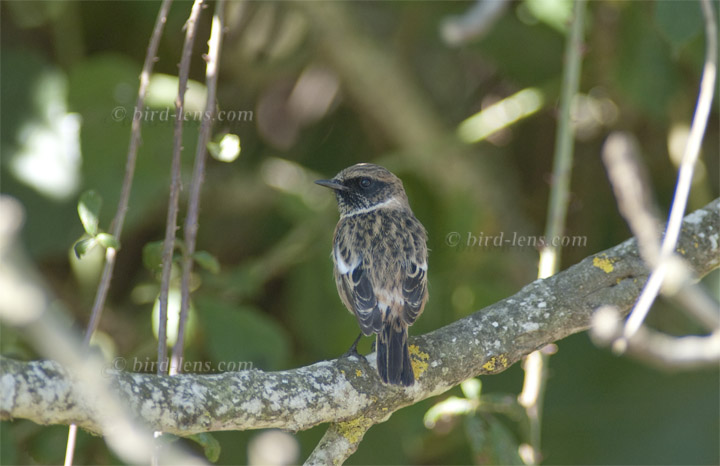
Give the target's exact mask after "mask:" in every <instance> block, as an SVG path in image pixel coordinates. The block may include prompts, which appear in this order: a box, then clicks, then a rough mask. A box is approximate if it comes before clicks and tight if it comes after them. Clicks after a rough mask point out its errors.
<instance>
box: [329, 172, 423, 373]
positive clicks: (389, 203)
mask: <svg viewBox="0 0 720 466" xmlns="http://www.w3.org/2000/svg"><path fill="white" fill-rule="evenodd" d="M316 183H318V184H319V185H321V186H325V187H328V188H331V189H333V190H334V191H335V194H336V197H337V202H338V208H339V210H340V221H339V222H338V224H337V227H336V228H335V236H334V240H333V250H332V257H333V263H334V265H335V267H334V273H335V283H336V285H337V289H338V293H339V295H340V299H342V302H343V304H345V307H347V308H348V310H349V311H350V312H352V313H353V314H355V316H356V317H357V320H358V324H359V325H360V330H361V331H362V333H363V334H364V335H370V334H373V333H375V334H377V345H376V346H377V366H378V373H379V375H380V378H381V379H382V380H383V382H385V383H390V384H394V385H405V386H408V385H412V384H413V383H414V381H415V376H414V374H413V370H412V365H411V363H410V354H409V352H408V345H407V335H408V332H407V329H408V327H409V326H410V325H412V324H413V323H414V322H415V320H416V319H417V318H418V316H419V315H420V314H421V313H422V311H423V308H424V306H425V302H426V301H427V297H428V292H427V246H426V233H425V228H424V227H423V226H422V224H421V223H420V222H419V221H418V220H417V219H416V218H415V216H414V215H413V212H412V210H411V209H410V204H409V203H408V199H407V196H406V194H405V190H404V188H403V184H402V181H400V179H399V178H398V177H396V176H395V175H393V174H392V173H391V172H389V171H388V170H386V169H385V168H383V167H381V166H379V165H373V164H368V163H361V164H357V165H353V166H352V167H349V168H346V169H345V170H342V171H341V172H340V173H338V174H337V175H336V176H335V178H333V179H332V180H318V181H316Z"/></svg>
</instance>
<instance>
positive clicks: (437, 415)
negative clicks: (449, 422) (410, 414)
mask: <svg viewBox="0 0 720 466" xmlns="http://www.w3.org/2000/svg"><path fill="white" fill-rule="evenodd" d="M473 409H475V404H474V403H473V402H472V401H471V400H468V399H465V398H458V397H456V396H451V397H448V398H446V399H444V400H443V401H441V402H439V403H437V404H436V405H435V406H433V407H432V408H430V409H428V410H427V412H426V413H425V417H424V419H423V421H424V423H425V427H427V428H428V429H432V428H434V427H435V425H436V424H437V423H438V422H439V421H440V420H442V419H444V418H453V417H457V416H461V415H464V414H468V413H470V412H472V411H473Z"/></svg>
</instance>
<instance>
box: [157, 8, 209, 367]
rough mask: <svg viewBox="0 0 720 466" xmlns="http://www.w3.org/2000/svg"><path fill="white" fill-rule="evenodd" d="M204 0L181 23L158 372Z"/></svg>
mask: <svg viewBox="0 0 720 466" xmlns="http://www.w3.org/2000/svg"><path fill="white" fill-rule="evenodd" d="M203 2H204V0H195V2H194V3H193V6H192V10H191V11H190V16H189V17H188V20H187V22H186V23H185V28H186V29H185V42H184V43H183V49H182V58H181V60H180V69H179V72H178V95H177V99H176V100H175V131H174V133H173V153H172V168H171V180H170V200H169V201H168V212H167V220H166V223H165V242H164V243H163V254H162V264H163V268H162V278H161V281H160V298H159V301H160V312H159V316H158V370H157V373H158V375H162V374H164V373H166V372H167V369H168V367H167V364H166V361H167V308H168V293H169V292H170V275H171V272H172V262H173V260H172V259H173V252H174V251H175V232H176V230H177V216H178V199H179V198H180V176H181V174H180V162H181V159H180V155H181V154H182V133H183V121H184V118H183V114H184V112H185V91H186V90H187V82H188V75H189V74H190V59H191V58H192V49H193V44H194V43H195V33H196V31H197V20H198V17H199V16H200V11H201V10H202V6H203Z"/></svg>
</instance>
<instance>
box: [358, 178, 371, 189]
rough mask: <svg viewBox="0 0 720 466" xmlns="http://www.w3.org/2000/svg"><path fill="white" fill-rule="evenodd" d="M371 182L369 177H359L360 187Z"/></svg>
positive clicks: (366, 185)
mask: <svg viewBox="0 0 720 466" xmlns="http://www.w3.org/2000/svg"><path fill="white" fill-rule="evenodd" d="M371 184H372V180H371V179H370V178H360V187H361V188H369V187H370V185H371Z"/></svg>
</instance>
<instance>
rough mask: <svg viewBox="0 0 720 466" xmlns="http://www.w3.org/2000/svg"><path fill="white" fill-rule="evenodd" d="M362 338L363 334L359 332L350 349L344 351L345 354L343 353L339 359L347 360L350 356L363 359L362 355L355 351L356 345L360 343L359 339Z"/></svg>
mask: <svg viewBox="0 0 720 466" xmlns="http://www.w3.org/2000/svg"><path fill="white" fill-rule="evenodd" d="M362 336H363V334H362V332H360V334H359V335H358V336H357V338H356V339H355V341H354V342H353V344H352V345H351V346H350V349H348V350H347V351H345V353H344V354H343V355H342V356H340V357H341V358H349V357H350V356H357V357H358V358H363V359H365V356H363V355H362V354H360V353H358V350H357V345H358V343H359V342H360V338H362Z"/></svg>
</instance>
